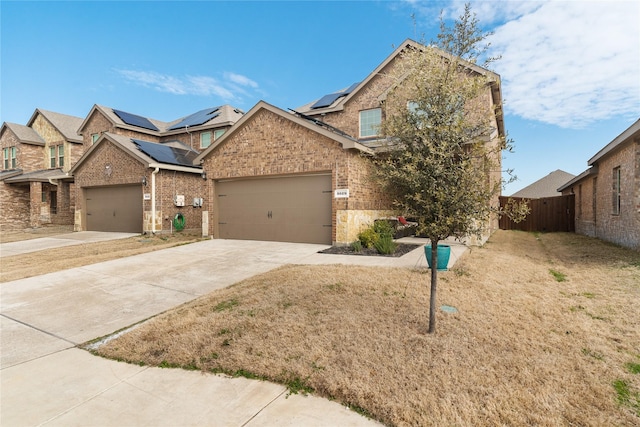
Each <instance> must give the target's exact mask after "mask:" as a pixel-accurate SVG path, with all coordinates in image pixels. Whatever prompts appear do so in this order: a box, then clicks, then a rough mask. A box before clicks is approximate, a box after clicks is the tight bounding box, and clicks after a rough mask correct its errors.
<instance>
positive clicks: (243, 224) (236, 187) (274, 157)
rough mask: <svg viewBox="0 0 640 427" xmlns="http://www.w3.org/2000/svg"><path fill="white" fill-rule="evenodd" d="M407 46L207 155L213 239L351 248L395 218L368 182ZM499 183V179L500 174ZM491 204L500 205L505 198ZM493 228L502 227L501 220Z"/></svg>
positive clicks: (496, 105)
mask: <svg viewBox="0 0 640 427" xmlns="http://www.w3.org/2000/svg"><path fill="white" fill-rule="evenodd" d="M406 48H411V49H413V48H417V49H423V48H425V47H424V46H422V45H420V44H418V43H416V42H414V41H412V40H407V41H405V43H403V44H402V45H401V46H400V47H399V48H397V49H396V50H395V51H394V52H393V53H392V54H391V55H390V56H389V57H388V58H387V59H385V61H383V62H382V63H381V64H380V65H379V66H378V67H377V68H376V69H375V70H374V71H373V72H372V73H371V74H369V75H368V76H367V77H366V78H365V79H364V80H362V81H361V82H359V83H354V84H352V85H351V86H349V87H347V88H346V89H343V90H340V91H337V92H335V93H332V94H328V95H326V96H323V97H322V98H320V99H318V100H316V101H313V102H311V103H308V104H306V105H304V106H302V107H299V108H297V109H296V110H294V111H292V112H286V111H284V110H281V109H279V108H277V107H274V106H272V105H270V104H267V103H266V102H260V103H258V104H257V105H256V106H255V107H254V108H252V109H251V110H250V111H249V112H248V113H247V114H246V115H245V116H244V117H243V118H242V119H241V120H240V121H238V123H237V124H236V125H235V126H234V127H233V128H232V129H230V131H229V132H228V133H227V134H225V135H224V136H223V137H222V138H220V139H219V140H218V141H217V142H216V143H215V144H213V145H212V146H211V147H209V148H207V149H206V150H205V151H203V152H202V153H201V154H200V155H199V156H198V157H197V158H196V162H200V163H202V166H203V169H204V170H205V172H206V174H207V178H208V181H207V182H208V198H207V200H208V201H209V203H207V205H206V211H207V212H208V213H209V233H210V234H211V235H213V236H214V237H220V238H236V239H256V240H283V241H293V242H313V243H324V244H331V243H341V244H344V243H349V242H351V241H353V240H355V238H356V236H357V234H358V233H359V232H360V231H362V229H363V228H364V227H366V226H368V225H370V224H371V223H373V221H374V220H375V219H376V218H380V217H385V216H388V215H390V214H392V206H391V204H390V201H389V200H388V199H387V198H386V197H385V194H383V193H382V192H381V190H380V188H379V186H378V185H377V184H376V183H375V182H374V181H372V179H371V177H370V173H369V171H370V168H371V167H372V164H371V162H370V161H369V159H368V158H367V156H369V157H370V156H373V155H375V153H376V149H377V148H379V147H381V146H382V142H381V140H380V137H379V135H378V126H379V125H380V123H381V122H382V120H384V117H385V100H386V97H387V95H388V93H389V91H390V89H391V87H392V86H393V85H394V84H396V82H395V81H394V80H393V79H392V78H390V77H389V76H390V75H392V71H393V69H394V67H396V66H397V64H398V62H397V61H399V60H401V52H402V51H403V49H406ZM467 67H468V68H469V69H470V70H471V71H472V72H477V73H481V74H483V75H489V76H490V79H489V80H490V81H491V84H490V85H489V86H488V87H487V89H486V96H485V97H483V102H486V105H485V107H486V108H487V109H488V111H491V112H492V113H493V117H494V121H493V128H494V129H495V131H494V132H493V134H492V135H491V138H490V140H488V141H486V143H496V144H497V143H499V142H498V141H499V139H500V137H502V136H504V125H503V122H502V114H501V93H500V78H499V76H498V75H496V74H494V73H491V72H489V71H487V70H484V69H481V68H480V67H476V66H474V65H472V64H467ZM491 179H494V180H495V179H498V180H499V179H501V177H500V171H499V168H498V170H497V171H496V172H495V176H492V177H491ZM491 203H492V204H493V205H495V206H497V205H498V197H497V196H496V200H492V201H491ZM491 226H492V227H493V228H494V229H495V228H496V227H497V221H493V222H492V224H491Z"/></svg>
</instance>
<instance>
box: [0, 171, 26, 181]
mask: <svg viewBox="0 0 640 427" xmlns="http://www.w3.org/2000/svg"><path fill="white" fill-rule="evenodd" d="M21 173H22V169H9V170H1V171H0V181H4V180H5V179H7V178H11V177H14V176H16V175H20V174H21Z"/></svg>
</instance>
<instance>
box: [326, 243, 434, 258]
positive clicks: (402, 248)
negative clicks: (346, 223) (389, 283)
mask: <svg viewBox="0 0 640 427" xmlns="http://www.w3.org/2000/svg"><path fill="white" fill-rule="evenodd" d="M419 246H421V245H411V244H408V243H398V247H397V248H396V251H395V252H394V253H392V254H389V255H383V254H380V253H378V251H377V250H376V249H375V248H362V250H361V251H360V252H356V251H354V250H353V248H352V247H351V246H332V247H330V248H328V249H325V250H323V251H320V252H319V253H321V254H336V255H361V256H384V257H401V256H402V255H405V254H408V253H409V252H411V251H412V250H414V249H416V248H418V247H419Z"/></svg>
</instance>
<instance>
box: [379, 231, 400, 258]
mask: <svg viewBox="0 0 640 427" xmlns="http://www.w3.org/2000/svg"><path fill="white" fill-rule="evenodd" d="M374 246H375V248H376V250H377V251H378V253H381V254H383V255H389V254H392V253H394V252H395V251H396V247H398V244H397V243H396V242H394V241H393V237H392V236H390V235H388V234H383V235H381V236H380V238H379V239H378V240H377V241H376V242H375V243H374Z"/></svg>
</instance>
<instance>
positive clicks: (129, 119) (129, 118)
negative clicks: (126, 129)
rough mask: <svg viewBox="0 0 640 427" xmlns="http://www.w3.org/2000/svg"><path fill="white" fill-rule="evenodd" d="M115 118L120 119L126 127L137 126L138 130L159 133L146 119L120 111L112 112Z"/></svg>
mask: <svg viewBox="0 0 640 427" xmlns="http://www.w3.org/2000/svg"><path fill="white" fill-rule="evenodd" d="M113 112H114V113H115V114H116V116H118V117H120V119H121V120H122V121H123V122H125V123H126V124H128V125H131V126H137V127H139V128H144V129H149V130H155V131H159V130H160V129H158V128H157V127H155V126H154V124H153V123H151V122H150V121H149V119H147V118H146V117H142V116H136V115H135V114H131V113H127V112H124V111H120V110H113Z"/></svg>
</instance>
